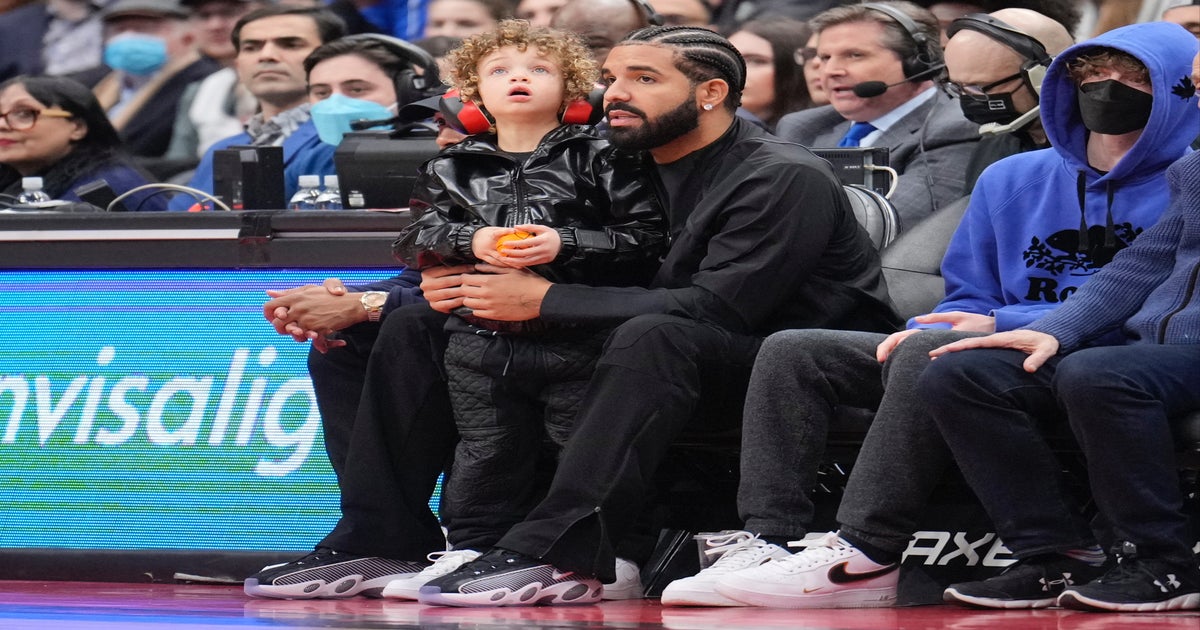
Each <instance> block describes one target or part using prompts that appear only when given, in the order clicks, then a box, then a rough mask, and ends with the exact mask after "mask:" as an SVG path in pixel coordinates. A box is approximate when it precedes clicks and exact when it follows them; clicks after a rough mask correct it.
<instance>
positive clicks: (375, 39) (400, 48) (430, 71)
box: [306, 33, 445, 131]
mask: <svg viewBox="0 0 1200 630" xmlns="http://www.w3.org/2000/svg"><path fill="white" fill-rule="evenodd" d="M335 41H337V42H339V43H357V42H367V43H370V44H374V45H376V46H378V47H379V48H382V49H384V50H386V51H388V52H389V53H391V54H393V55H395V56H396V57H397V58H399V59H400V60H402V61H404V62H406V64H407V65H408V66H409V67H406V68H403V69H401V70H399V71H398V72H396V73H394V74H393V75H392V77H391V79H392V87H393V88H394V89H395V91H396V105H397V107H404V106H405V105H407V104H409V103H415V102H417V101H419V100H422V99H425V98H429V97H430V96H436V95H438V94H441V93H442V92H444V91H445V86H443V85H442V82H441V79H440V78H439V77H438V65H437V60H436V59H434V58H433V55H431V54H429V53H428V52H427V51H425V50H424V49H422V48H420V47H418V46H416V45H414V44H411V43H409V42H406V41H404V40H402V39H400V38H397V37H392V36H390V35H382V34H379V33H359V34H356V35H347V36H345V37H342V38H340V39H338V40H335ZM311 69H312V68H311V67H308V68H306V70H311ZM417 70H420V72H417ZM399 120H400V119H399V117H398V116H394V117H392V118H385V119H382V120H356V121H354V122H352V123H350V129H351V130H352V131H362V130H364V129H371V128H372V127H379V126H382V125H391V124H395V123H397V122H399Z"/></svg>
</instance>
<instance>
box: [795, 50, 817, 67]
mask: <svg viewBox="0 0 1200 630" xmlns="http://www.w3.org/2000/svg"><path fill="white" fill-rule="evenodd" d="M816 57H817V49H816V48H811V47H805V48H798V49H796V52H795V53H794V54H793V56H792V59H793V60H794V61H795V62H796V65H798V66H803V65H804V64H807V63H808V62H810V61H812V60H813V59H816Z"/></svg>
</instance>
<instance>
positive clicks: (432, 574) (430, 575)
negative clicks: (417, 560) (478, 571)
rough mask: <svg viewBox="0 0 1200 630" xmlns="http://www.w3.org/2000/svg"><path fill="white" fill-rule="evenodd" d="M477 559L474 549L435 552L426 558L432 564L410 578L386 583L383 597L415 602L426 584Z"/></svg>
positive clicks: (476, 552)
mask: <svg viewBox="0 0 1200 630" xmlns="http://www.w3.org/2000/svg"><path fill="white" fill-rule="evenodd" d="M478 557H479V552H478V551H475V550H474V549H456V550H454V551H435V552H433V553H431V554H429V556H428V558H429V560H430V561H431V562H433V564H431V565H429V566H427V567H425V568H424V569H423V570H422V571H421V572H420V573H417V574H416V575H414V576H412V577H409V578H404V579H401V580H392V581H391V582H388V584H387V586H385V587H384V588H383V596H384V597H392V598H396V599H411V600H414V601H415V600H416V599H417V595H418V594H420V592H421V587H422V586H425V583H426V582H429V581H430V580H432V579H434V578H439V577H442V576H443V575H447V574H449V573H451V572H453V571H454V570H455V569H457V568H459V567H461V566H462V565H464V564H466V563H468V562H470V561H472V560H474V559H475V558H478Z"/></svg>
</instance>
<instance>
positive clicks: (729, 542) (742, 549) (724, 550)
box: [701, 531, 771, 575]
mask: <svg viewBox="0 0 1200 630" xmlns="http://www.w3.org/2000/svg"><path fill="white" fill-rule="evenodd" d="M721 534H723V535H721V536H711V537H708V538H707V539H706V541H705V544H706V545H707V546H708V547H709V549H706V550H705V551H704V553H705V554H706V555H710V556H713V555H718V554H719V555H720V557H719V558H717V561H716V562H714V563H713V564H712V565H711V566H709V567H708V568H706V569H704V570H703V571H701V573H707V574H709V575H712V574H718V573H730V572H733V571H738V570H740V569H744V568H746V567H749V566H753V565H755V564H759V562H760V561H761V560H762V557H763V556H764V555H766V554H769V553H770V547H771V545H770V544H769V543H768V542H767V541H765V540H762V539H760V538H759V537H758V535H757V534H751V533H750V532H745V531H729V532H721Z"/></svg>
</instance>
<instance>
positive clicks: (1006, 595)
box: [942, 554, 1104, 609]
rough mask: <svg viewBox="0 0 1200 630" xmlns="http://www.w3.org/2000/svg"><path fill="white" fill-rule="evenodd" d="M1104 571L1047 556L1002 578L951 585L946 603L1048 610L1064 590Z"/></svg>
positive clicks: (1021, 563)
mask: <svg viewBox="0 0 1200 630" xmlns="http://www.w3.org/2000/svg"><path fill="white" fill-rule="evenodd" d="M1103 572H1104V569H1103V568H1102V567H1094V566H1092V565H1090V564H1088V563H1086V562H1083V561H1081V560H1076V559H1074V558H1070V557H1068V556H1064V555H1061V554H1046V555H1041V556H1035V557H1033V558H1026V559H1024V560H1018V561H1017V563H1016V564H1014V565H1012V566H1009V567H1008V568H1007V569H1005V570H1004V571H1003V572H1001V573H1000V574H999V575H994V576H992V577H990V578H988V579H986V580H982V581H980V582H964V583H962V584H951V585H950V587H949V588H947V589H946V590H945V592H943V593H942V600H944V601H947V602H950V603H952V604H964V605H967V606H978V607H981V608H1004V609H1007V608H1048V607H1050V606H1053V605H1054V602H1055V601H1056V600H1057V599H1058V596H1059V594H1060V593H1062V592H1063V589H1065V588H1067V587H1068V586H1071V585H1074V584H1076V583H1079V584H1082V583H1084V582H1087V581H1089V580H1091V579H1093V578H1095V577H1098V576H1099V575H1100V574H1101V573H1103Z"/></svg>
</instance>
